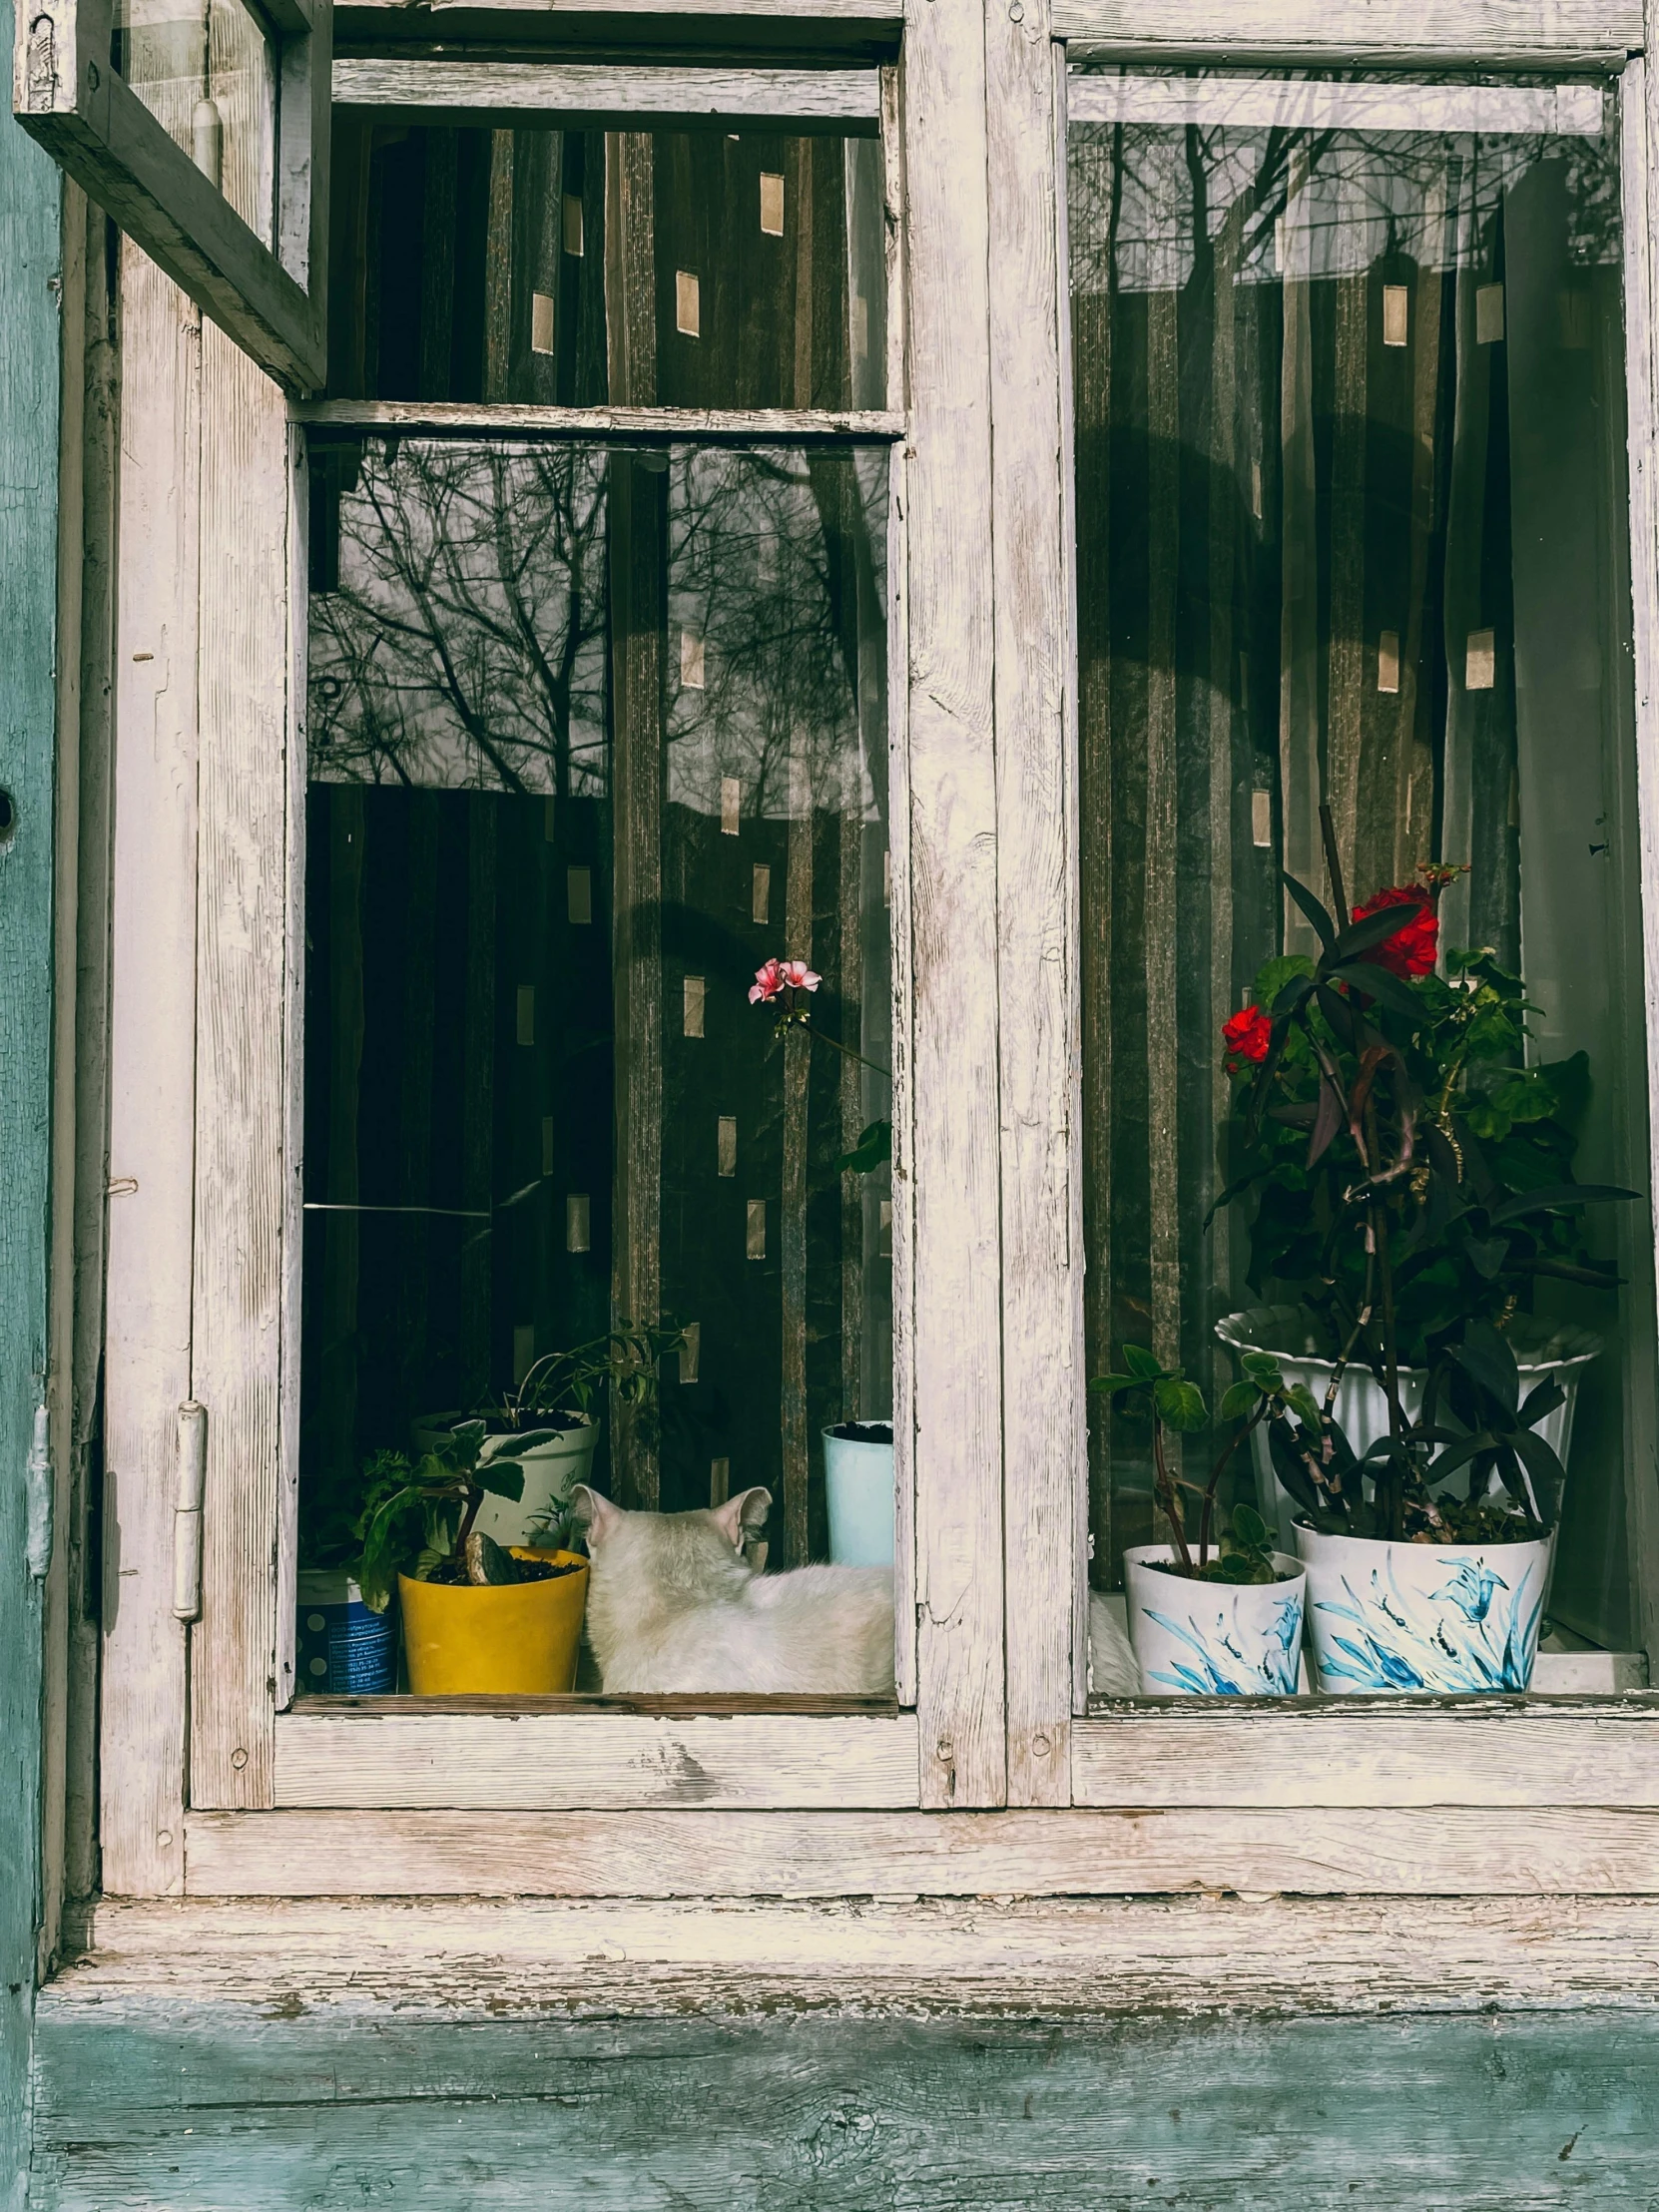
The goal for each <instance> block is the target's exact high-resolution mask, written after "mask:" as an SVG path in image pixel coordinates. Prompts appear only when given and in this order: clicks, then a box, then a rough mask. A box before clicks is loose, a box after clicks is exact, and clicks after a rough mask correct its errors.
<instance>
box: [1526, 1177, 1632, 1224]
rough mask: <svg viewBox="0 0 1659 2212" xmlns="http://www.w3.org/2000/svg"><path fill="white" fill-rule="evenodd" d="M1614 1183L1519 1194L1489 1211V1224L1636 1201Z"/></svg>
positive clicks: (1547, 1187)
mask: <svg viewBox="0 0 1659 2212" xmlns="http://www.w3.org/2000/svg"><path fill="white" fill-rule="evenodd" d="M1639 1196H1640V1193H1639V1192H1637V1191H1627V1190H1623V1189H1621V1188H1620V1186H1619V1185H1618V1184H1616V1183H1546V1184H1545V1185H1544V1186H1543V1188H1542V1189H1541V1190H1535V1191H1521V1192H1518V1193H1517V1194H1516V1196H1515V1197H1513V1198H1506V1199H1503V1200H1501V1201H1500V1203H1499V1204H1498V1205H1496V1206H1494V1207H1493V1208H1492V1209H1491V1215H1490V1219H1491V1223H1492V1227H1493V1228H1494V1229H1495V1228H1496V1227H1497V1226H1498V1225H1499V1223H1501V1222H1506V1221H1519V1220H1521V1219H1522V1217H1523V1216H1525V1215H1527V1214H1550V1213H1563V1214H1566V1213H1576V1212H1577V1211H1578V1209H1579V1208H1580V1207H1581V1206H1605V1205H1608V1204H1610V1203H1611V1202H1612V1201H1613V1200H1614V1199H1620V1198H1636V1197H1639Z"/></svg>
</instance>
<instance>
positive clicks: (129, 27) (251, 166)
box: [112, 0, 277, 246]
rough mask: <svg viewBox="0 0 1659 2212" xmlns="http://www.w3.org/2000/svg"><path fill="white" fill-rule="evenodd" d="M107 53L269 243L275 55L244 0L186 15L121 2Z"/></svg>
mask: <svg viewBox="0 0 1659 2212" xmlns="http://www.w3.org/2000/svg"><path fill="white" fill-rule="evenodd" d="M112 52H113V56H114V60H115V65H116V68H117V70H118V71H119V72H120V74H121V76H122V78H123V80H124V81H125V82H126V83H127V84H128V85H129V86H130V87H131V88H132V90H133V91H134V92H135V93H136V94H137V95H138V97H139V98H140V99H141V100H142V101H143V102H144V105H145V106H146V107H147V108H148V109H149V110H150V113H151V114H152V115H153V116H154V117H155V118H156V120H157V121H158V122H159V123H160V124H162V125H163V127H164V128H165V129H166V130H167V132H168V134H169V136H170V137H171V138H172V139H173V140H174V141H175V142H176V143H177V144H178V145H179V146H181V147H183V148H184V150H185V152H186V153H188V154H189V155H190V156H191V159H192V160H193V161H194V163H195V164H196V166H197V168H198V169H199V170H201V171H202V173H203V175H204V176H206V177H208V178H209V179H210V180H211V181H212V182H213V183H214V184H216V185H218V187H219V188H220V190H221V191H222V192H223V193H224V195H225V197H226V199H227V200H228V201H229V202H230V204H231V206H232V207H233V208H234V209H235V210H236V212H237V214H238V215H240V216H241V217H242V219H243V221H244V222H245V223H246V224H247V225H248V227H249V229H250V230H251V231H253V232H254V234H255V236H256V237H257V238H258V239H259V240H260V242H261V243H262V245H265V246H270V245H271V243H272V227H273V222H274V218H275V210H276V170H275V163H276V155H277V144H276V133H275V131H274V129H273V122H274V119H275V116H276V110H277V55H276V53H275V52H274V50H273V46H272V42H271V40H270V38H269V37H268V36H267V34H266V31H265V28H264V26H263V24H262V23H261V22H260V21H259V20H258V18H257V17H256V16H255V15H253V14H251V13H250V11H249V10H248V8H246V7H245V6H244V5H243V4H242V0H203V5H201V6H200V7H199V8H197V9H196V10H195V11H194V12H193V13H190V14H182V13H181V11H180V10H179V9H178V8H177V7H176V6H173V5H171V4H169V5H165V6H157V5H155V4H154V0H118V4H117V6H116V9H115V39H114V45H113V48H112Z"/></svg>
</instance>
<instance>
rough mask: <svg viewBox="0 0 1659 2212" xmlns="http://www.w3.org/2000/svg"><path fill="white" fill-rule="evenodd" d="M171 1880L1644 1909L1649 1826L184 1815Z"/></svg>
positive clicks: (268, 1889)
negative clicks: (1235, 1893) (1636, 1903)
mask: <svg viewBox="0 0 1659 2212" xmlns="http://www.w3.org/2000/svg"><path fill="white" fill-rule="evenodd" d="M922 1688H923V1694H924V1695H925V1692H926V1678H925V1676H924V1677H923V1684H922ZM922 1726H923V1728H925V1726H926V1721H925V1717H924V1718H923V1721H922ZM922 1771H923V1777H924V1780H925V1776H926V1771H927V1761H926V1758H925V1755H924V1757H923V1769H922ZM188 1870H189V1877H188V1888H189V1891H190V1894H191V1895H192V1896H194V1897H285V1896H292V1897H327V1896H341V1895H347V1894H356V1895H362V1896H377V1897H404V1896H407V1897H416V1896H447V1897H457V1896H458V1897H467V1896H478V1897H503V1896H516V1897H531V1896H534V1897H577V1896H584V1897H712V1896H722V1897H748V1896H754V1895H756V1894H766V1895H770V1896H782V1897H857V1896H864V1895H872V1896H877V1897H880V1896H892V1895H894V1894H902V1895H906V1896H927V1897H974V1896H993V1895H995V1896H1015V1897H1025V1896H1031V1897H1038V1896H1043V1897H1054V1896H1077V1897H1101V1896H1116V1895H1122V1896H1155V1895H1165V1894H1168V1893H1171V1892H1175V1891H1181V1890H1239V1891H1244V1892H1247V1893H1249V1892H1253V1891H1262V1890H1282V1891H1293V1892H1295V1893H1297V1894H1298V1895H1301V1896H1309V1897H1330V1896H1343V1895H1355V1896H1383V1897H1387V1896H1410V1897H1459V1896H1482V1895H1484V1896H1505V1895H1510V1896H1532V1895H1555V1894H1562V1895H1573V1894H1587V1893H1594V1894H1596V1895H1598V1896H1618V1895H1621V1894H1627V1895H1629V1896H1632V1897H1647V1896H1654V1895H1659V1816H1655V1815H1654V1814H1652V1813H1643V1812H1624V1811H1619V1812H1607V1811H1602V1810H1595V1811H1592V1810H1586V1809H1582V1808H1576V1807H1575V1808H1571V1809H1568V1810H1565V1811H1563V1810H1559V1809H1554V1808H1551V1809H1549V1810H1545V1811H1524V1812H1516V1811H1507V1810H1506V1811H1502V1812H1497V1813H1493V1812H1489V1811H1467V1810H1458V1809H1452V1810H1438V1809H1437V1810H1434V1811H1431V1812H1411V1811H1407V1812H1397V1811H1390V1810H1383V1811H1378V1810H1373V1809H1370V1808H1368V1809H1366V1810H1363V1811H1351V1810H1346V1809H1344V1810H1337V1811H1329V1812H1322V1813H1320V1814H1318V1815H1317V1816H1315V1815H1312V1814H1310V1813H1309V1812H1308V1811H1307V1810H1305V1809H1295V1810H1291V1811H1271V1812H1264V1811H1255V1810H1248V1809H1221V1810H1211V1809H1192V1810H1181V1811H1170V1812H1129V1813H1106V1812H1093V1811H1089V1812H1083V1811H1074V1812H1069V1813H1065V1812H1012V1813H974V1814H963V1815H961V1816H959V1817H956V1818H949V1819H945V1818H940V1817H939V1816H937V1815H930V1814H926V1813H813V1812H806V1813H696V1812H682V1811H674V1812H669V1813H656V1812H628V1813H543V1814H534V1813H516V1814H503V1813H401V1814H399V1813H336V1812H321V1813H249V1814H235V1813H201V1814H192V1815H191V1816H190V1821H189V1839H188Z"/></svg>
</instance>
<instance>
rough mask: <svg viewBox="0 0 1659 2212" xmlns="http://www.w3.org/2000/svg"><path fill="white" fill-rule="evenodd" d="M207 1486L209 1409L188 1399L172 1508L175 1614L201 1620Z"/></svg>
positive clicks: (182, 1412)
mask: <svg viewBox="0 0 1659 2212" xmlns="http://www.w3.org/2000/svg"><path fill="white" fill-rule="evenodd" d="M207 1483H208V1408H207V1407H206V1406H205V1405H198V1404H197V1402H196V1400H195V1398H193V1397H192V1398H187V1399H186V1400H185V1402H184V1404H183V1405H181V1406H180V1408H179V1497H178V1503H177V1504H176V1505H175V1506H174V1508H173V1612H174V1617H175V1618H176V1619H178V1620H182V1621H194V1620H200V1619H201V1617H202V1499H203V1495H204V1493H205V1492H206V1489H207Z"/></svg>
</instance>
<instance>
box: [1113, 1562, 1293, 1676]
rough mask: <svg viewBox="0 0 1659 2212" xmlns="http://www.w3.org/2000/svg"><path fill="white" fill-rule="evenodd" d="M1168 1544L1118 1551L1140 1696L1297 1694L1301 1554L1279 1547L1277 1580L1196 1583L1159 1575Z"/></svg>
mask: <svg viewBox="0 0 1659 2212" xmlns="http://www.w3.org/2000/svg"><path fill="white" fill-rule="evenodd" d="M1174 1556H1175V1550H1174V1547H1173V1545H1170V1544H1135V1545H1133V1546H1131V1548H1130V1549H1129V1550H1128V1551H1126V1552H1125V1553H1124V1555H1123V1579H1124V1584H1125V1588H1126V1591H1127V1597H1128V1603H1127V1608H1126V1609H1127V1612H1128V1615H1129V1641H1130V1643H1131V1644H1133V1646H1134V1648H1135V1663H1136V1665H1137V1666H1138V1667H1139V1669H1140V1676H1141V1694H1142V1696H1143V1697H1169V1696H1171V1695H1172V1694H1173V1695H1175V1696H1178V1697H1179V1696H1190V1697H1294V1696H1295V1695H1296V1688H1297V1675H1298V1671H1299V1669H1300V1666H1301V1662H1302V1618H1303V1596H1304V1591H1305V1588H1306V1577H1305V1575H1304V1573H1303V1570H1302V1563H1301V1561H1300V1560H1298V1559H1296V1558H1293V1557H1290V1556H1288V1555H1287V1554H1286V1553H1284V1552H1281V1551H1276V1552H1275V1553H1274V1554H1273V1563H1274V1565H1275V1566H1276V1567H1277V1568H1278V1569H1279V1571H1280V1573H1281V1574H1282V1575H1283V1576H1284V1577H1285V1579H1284V1580H1283V1581H1282V1582H1195V1581H1194V1580H1193V1579H1192V1578H1191V1577H1190V1576H1188V1575H1178V1574H1160V1573H1159V1572H1158V1569H1157V1567H1156V1566H1154V1565H1153V1564H1152V1562H1153V1561H1154V1560H1158V1559H1173V1558H1174Z"/></svg>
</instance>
